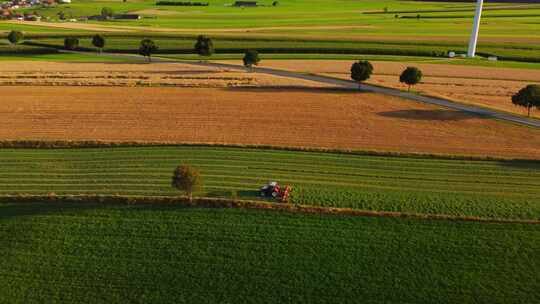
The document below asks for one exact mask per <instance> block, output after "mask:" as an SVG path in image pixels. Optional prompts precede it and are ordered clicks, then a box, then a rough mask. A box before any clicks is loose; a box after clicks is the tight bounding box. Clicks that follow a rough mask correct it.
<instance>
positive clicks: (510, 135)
mask: <svg viewBox="0 0 540 304" xmlns="http://www.w3.org/2000/svg"><path fill="white" fill-rule="evenodd" d="M3 95H4V97H5V99H4V102H2V103H1V104H0V112H2V113H3V124H4V127H3V128H2V129H1V130H0V138H1V139H4V140H16V139H18V140H103V141H134V140H136V141H153V142H156V141H157V142H191V143H220V144H246V145H272V146H293V147H319V148H331V149H353V150H380V151H393V152H416V153H437V154H460V155H477V156H499V157H514V158H538V157H539V156H540V131H539V130H536V129H532V128H525V127H520V126H514V125H511V124H507V123H502V122H497V121H494V120H490V119H485V118H482V117H477V116H472V115H469V114H466V113H463V112H457V111H451V110H446V109H441V108H437V107H434V106H428V105H423V104H419V103H414V102H410V101H405V100H401V99H398V98H389V97H386V96H382V95H376V94H369V93H358V92H354V91H336V90H333V89H306V88H302V89H276V88H273V89H272V88H269V89H264V88H258V89H254V88H221V89H215V88H214V89H212V88H165V87H150V88H147V87H32V88H31V89H30V90H29V89H28V88H26V87H4V88H3Z"/></svg>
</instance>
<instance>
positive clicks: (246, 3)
mask: <svg viewBox="0 0 540 304" xmlns="http://www.w3.org/2000/svg"><path fill="white" fill-rule="evenodd" d="M233 6H237V7H256V6H257V1H236V2H235V3H234V4H233Z"/></svg>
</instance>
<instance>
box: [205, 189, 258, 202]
mask: <svg viewBox="0 0 540 304" xmlns="http://www.w3.org/2000/svg"><path fill="white" fill-rule="evenodd" d="M206 196H208V197H212V198H227V199H245V200H261V199H264V197H261V195H260V192H259V191H253V190H239V191H235V190H231V191H211V192H207V193H206Z"/></svg>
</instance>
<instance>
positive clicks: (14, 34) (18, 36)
mask: <svg viewBox="0 0 540 304" xmlns="http://www.w3.org/2000/svg"><path fill="white" fill-rule="evenodd" d="M7 39H8V40H9V42H10V43H11V44H17V43H19V42H20V41H21V40H23V39H24V35H23V33H22V32H19V31H11V32H9V34H8V36H7Z"/></svg>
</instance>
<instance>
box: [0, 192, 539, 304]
mask: <svg viewBox="0 0 540 304" xmlns="http://www.w3.org/2000/svg"><path fill="white" fill-rule="evenodd" d="M0 244H1V245H2V246H0V256H2V258H1V259H0V286H2V288H0V301H1V302H6V303H43V302H47V303H88V302H92V303H275V302H287V303H292V302H294V303H353V302H354V303H357V302H358V301H361V302H362V303H458V302H459V303H538V302H539V301H540V294H539V293H538V290H540V281H539V280H538V273H539V272H540V264H539V263H538V258H539V254H538V253H539V252H540V229H539V226H538V225H522V224H487V223H482V224H481V223H470V222H449V221H418V220H407V219H395V218H369V217H346V216H322V215H303V214H288V213H279V212H265V211H255V210H241V209H197V208H194V209H192V208H182V207H173V206H170V207H165V206H161V207H160V206H113V205H109V206H103V205H101V206H99V205H91V204H87V205H80V204H79V205H72V204H60V205H56V204H43V203H28V204H14V203H9V202H2V203H0Z"/></svg>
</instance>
